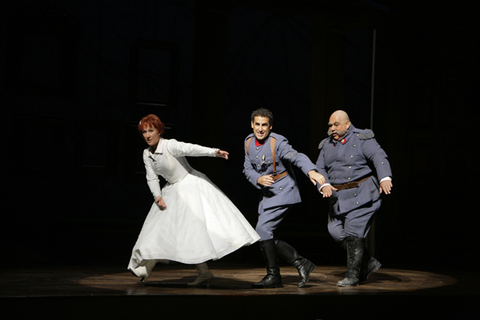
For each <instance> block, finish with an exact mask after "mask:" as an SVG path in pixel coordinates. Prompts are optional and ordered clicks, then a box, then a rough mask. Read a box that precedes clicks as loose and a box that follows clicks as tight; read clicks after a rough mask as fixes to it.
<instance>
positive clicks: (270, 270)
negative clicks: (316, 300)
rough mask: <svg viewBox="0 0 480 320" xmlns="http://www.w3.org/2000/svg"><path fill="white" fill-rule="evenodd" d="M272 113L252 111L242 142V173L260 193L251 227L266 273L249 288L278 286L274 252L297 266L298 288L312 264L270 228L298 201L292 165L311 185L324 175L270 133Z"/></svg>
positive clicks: (305, 280) (280, 137)
mask: <svg viewBox="0 0 480 320" xmlns="http://www.w3.org/2000/svg"><path fill="white" fill-rule="evenodd" d="M272 124H273V114H272V112H270V111H269V110H267V109H264V108H261V109H257V110H255V111H253V113H252V116H251V125H252V129H253V133H252V134H250V135H249V136H248V137H247V138H246V139H245V143H244V147H245V162H244V170H243V172H244V174H245V176H246V178H247V180H248V181H250V183H251V184H252V185H254V186H255V187H256V188H257V189H259V190H260V191H261V192H262V195H263V196H262V200H261V201H260V203H259V206H258V214H259V216H258V223H257V226H256V228H255V230H256V231H257V232H258V234H259V235H260V237H261V240H260V249H261V250H262V253H263V257H264V259H265V263H266V268H267V275H266V276H265V277H264V278H263V279H262V280H261V281H260V282H258V283H255V284H253V285H252V287H253V288H276V287H281V286H282V277H281V275H280V268H279V266H278V258H277V254H278V255H279V256H281V257H282V258H284V259H285V260H286V261H287V262H289V263H290V264H291V265H293V266H294V267H296V268H297V270H298V273H299V275H300V282H298V284H297V286H298V287H303V286H304V285H305V284H306V283H307V281H308V280H309V279H310V273H311V272H312V271H313V270H314V269H315V265H314V264H313V263H312V262H311V261H310V260H308V259H306V258H304V257H302V256H300V255H299V254H298V253H297V251H296V250H295V248H293V247H292V246H291V245H289V244H288V243H286V242H285V241H282V240H279V239H277V238H276V237H275V235H274V231H275V229H276V228H277V227H278V225H279V224H280V222H281V221H282V220H283V218H284V217H285V215H286V214H287V212H288V211H289V209H290V208H291V207H292V205H293V204H295V203H299V202H301V198H300V192H299V189H298V186H297V182H296V180H295V176H294V174H293V171H292V168H291V164H294V165H295V166H297V167H298V168H299V169H301V170H302V172H303V173H305V175H307V176H308V177H309V178H310V180H311V181H312V183H313V184H317V185H319V186H320V185H322V184H323V183H324V182H325V178H324V177H323V176H322V175H320V174H319V173H318V172H317V171H316V167H315V165H314V164H313V163H312V162H311V161H310V159H309V158H308V157H307V156H306V155H304V154H302V153H299V152H297V151H295V150H294V149H293V148H292V146H291V145H290V144H289V143H288V141H287V139H286V138H285V137H283V136H281V135H279V134H276V133H273V132H271V129H272Z"/></svg>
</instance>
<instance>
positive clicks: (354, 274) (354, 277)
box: [337, 236, 365, 287]
mask: <svg viewBox="0 0 480 320" xmlns="http://www.w3.org/2000/svg"><path fill="white" fill-rule="evenodd" d="M346 245H347V274H346V275H345V278H344V279H343V280H340V281H339V282H338V283H337V286H339V287H353V286H358V284H359V283H360V268H361V265H362V257H363V252H364V249H365V238H357V237H354V236H348V237H347V238H346Z"/></svg>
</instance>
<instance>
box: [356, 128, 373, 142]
mask: <svg viewBox="0 0 480 320" xmlns="http://www.w3.org/2000/svg"><path fill="white" fill-rule="evenodd" d="M362 131H363V132H362V133H357V137H358V138H359V139H361V140H368V139H373V138H375V134H374V133H373V131H372V130H368V131H367V130H362ZM365 131H367V132H365Z"/></svg>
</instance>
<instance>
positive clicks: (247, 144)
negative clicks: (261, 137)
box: [245, 137, 253, 156]
mask: <svg viewBox="0 0 480 320" xmlns="http://www.w3.org/2000/svg"><path fill="white" fill-rule="evenodd" d="M252 139H253V137H250V138H248V139H247V143H246V145H245V149H247V155H248V156H249V154H248V147H249V146H250V142H252Z"/></svg>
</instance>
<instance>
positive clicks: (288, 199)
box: [243, 132, 316, 209]
mask: <svg viewBox="0 0 480 320" xmlns="http://www.w3.org/2000/svg"><path fill="white" fill-rule="evenodd" d="M253 136H254V135H253V133H252V134H250V135H249V136H247V138H245V142H244V150H245V161H244V165H243V166H244V169H243V173H244V174H245V177H246V178H247V180H248V181H250V183H251V184H252V185H253V186H255V187H256V188H257V189H259V190H261V191H262V193H263V198H262V201H261V202H262V203H261V204H262V206H263V208H264V209H268V208H272V207H276V206H283V205H290V204H295V203H299V202H301V201H302V199H301V198H300V191H299V189H298V185H297V182H296V180H295V176H294V173H293V171H292V167H291V164H294V165H295V166H297V167H298V168H299V169H300V170H302V172H303V173H305V175H307V176H308V172H309V171H311V170H316V168H315V165H314V164H313V163H312V162H311V161H310V159H309V158H308V157H307V156H306V155H305V154H303V153H300V152H297V151H296V150H295V149H293V148H292V146H291V145H290V144H289V143H288V141H287V139H286V138H285V137H284V136H282V135H279V134H276V133H273V132H272V133H270V135H269V137H268V138H267V139H266V140H265V142H264V144H263V145H261V146H258V147H257V146H256V145H255V138H253V139H251V141H250V143H249V147H248V153H247V147H246V143H247V140H248V139H249V138H251V137H253ZM272 137H273V138H275V139H276V143H275V149H274V150H275V162H276V171H277V174H281V173H282V172H284V171H288V173H289V174H288V175H286V176H284V177H282V178H280V179H279V180H277V181H275V183H274V184H273V185H272V186H270V187H264V186H261V185H259V184H257V180H258V178H260V177H261V176H264V175H268V174H272V173H273V166H272V163H273V157H272V150H271V146H270V140H271V139H272Z"/></svg>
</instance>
